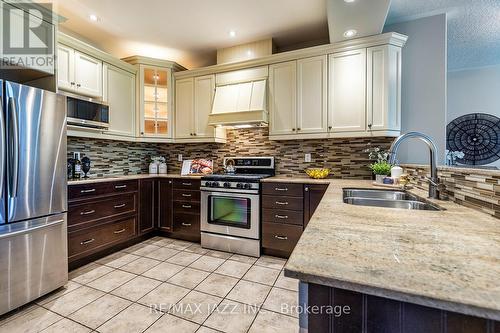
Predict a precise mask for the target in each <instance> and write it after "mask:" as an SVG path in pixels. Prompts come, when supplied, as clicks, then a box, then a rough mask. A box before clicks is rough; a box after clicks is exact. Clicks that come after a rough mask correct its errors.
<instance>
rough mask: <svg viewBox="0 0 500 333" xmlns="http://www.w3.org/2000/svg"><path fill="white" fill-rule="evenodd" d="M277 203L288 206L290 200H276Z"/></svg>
mask: <svg viewBox="0 0 500 333" xmlns="http://www.w3.org/2000/svg"><path fill="white" fill-rule="evenodd" d="M276 204H277V205H281V206H286V205H288V201H285V202H283V201H276Z"/></svg>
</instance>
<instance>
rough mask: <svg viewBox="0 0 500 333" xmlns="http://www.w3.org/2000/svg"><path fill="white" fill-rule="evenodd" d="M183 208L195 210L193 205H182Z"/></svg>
mask: <svg viewBox="0 0 500 333" xmlns="http://www.w3.org/2000/svg"><path fill="white" fill-rule="evenodd" d="M182 208H193V206H191V205H182Z"/></svg>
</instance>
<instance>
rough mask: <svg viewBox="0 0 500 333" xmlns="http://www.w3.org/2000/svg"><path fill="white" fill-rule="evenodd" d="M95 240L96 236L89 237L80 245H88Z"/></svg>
mask: <svg viewBox="0 0 500 333" xmlns="http://www.w3.org/2000/svg"><path fill="white" fill-rule="evenodd" d="M94 241H95V239H94V238H91V239H87V240H84V241H82V242H80V245H87V244H90V243H93V242H94Z"/></svg>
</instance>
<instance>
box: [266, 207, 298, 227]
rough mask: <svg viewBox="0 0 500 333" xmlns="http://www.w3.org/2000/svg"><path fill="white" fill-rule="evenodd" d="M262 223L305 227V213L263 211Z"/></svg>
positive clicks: (281, 210) (280, 210) (276, 210)
mask: <svg viewBox="0 0 500 333" xmlns="http://www.w3.org/2000/svg"><path fill="white" fill-rule="evenodd" d="M262 222H268V223H280V224H281V223H286V224H296V225H300V226H302V225H304V212H302V211H296V210H286V209H266V208H264V209H262Z"/></svg>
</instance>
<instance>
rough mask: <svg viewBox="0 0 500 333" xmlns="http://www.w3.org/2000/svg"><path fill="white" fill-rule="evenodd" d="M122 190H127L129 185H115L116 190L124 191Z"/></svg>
mask: <svg viewBox="0 0 500 333" xmlns="http://www.w3.org/2000/svg"><path fill="white" fill-rule="evenodd" d="M122 188H127V185H115V189H116V190H119V189H122Z"/></svg>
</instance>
